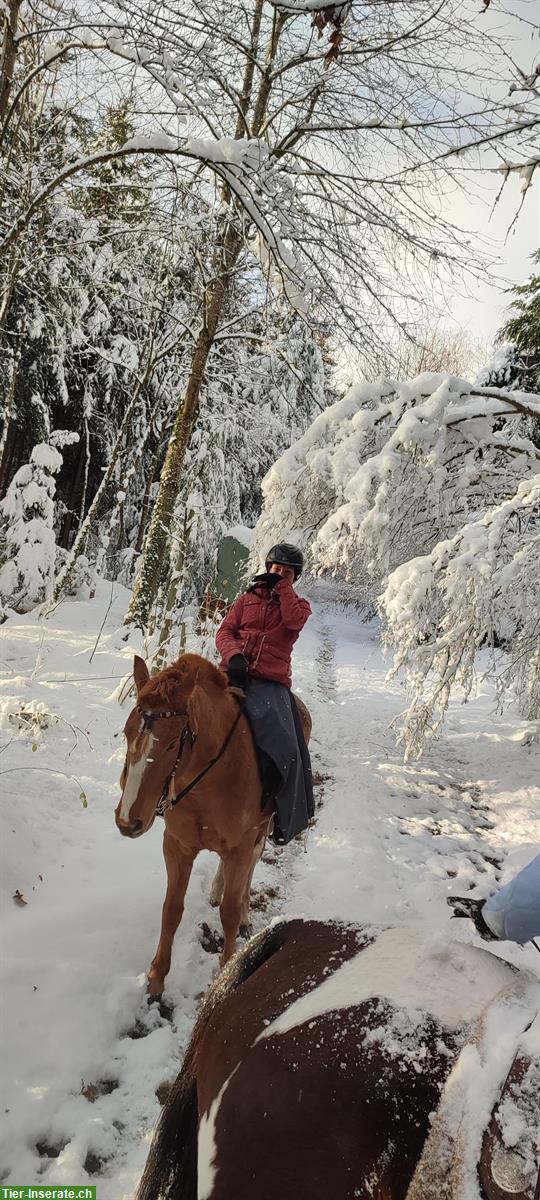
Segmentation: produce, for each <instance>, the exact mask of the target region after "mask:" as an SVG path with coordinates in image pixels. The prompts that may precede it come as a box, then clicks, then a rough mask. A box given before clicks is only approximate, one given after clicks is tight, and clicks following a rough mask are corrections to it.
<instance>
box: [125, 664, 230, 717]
mask: <svg viewBox="0 0 540 1200" xmlns="http://www.w3.org/2000/svg"><path fill="white" fill-rule="evenodd" d="M195 683H197V684H200V685H201V686H202V687H203V688H204V686H205V684H208V683H210V684H214V687H218V688H221V689H222V690H225V688H226V687H227V686H228V683H227V676H226V675H225V673H224V672H223V671H220V669H219V667H216V666H214V663H211V662H209V661H208V659H207V658H202V657H201V655H200V654H183V655H182V657H181V658H178V659H177V660H176V662H173V663H171V665H170V667H165V670H164V671H160V672H159V673H158V674H157V675H153V676H152V677H151V679H149V680H148V683H145V684H144V687H142V688H141V690H140V692H139V697H138V699H139V701H141V700H146V701H149V702H150V703H152V702H154V703H156V704H165V705H169V706H174V705H175V704H176V703H177V702H180V699H181V697H183V698H184V699H185V696H186V693H189V692H190V691H191V690H192V688H193V687H194V685H195ZM180 694H181V695H180Z"/></svg>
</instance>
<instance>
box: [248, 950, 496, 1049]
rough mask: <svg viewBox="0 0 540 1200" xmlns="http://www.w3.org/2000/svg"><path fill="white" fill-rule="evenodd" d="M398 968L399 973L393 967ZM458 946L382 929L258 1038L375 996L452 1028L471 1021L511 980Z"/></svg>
mask: <svg viewBox="0 0 540 1200" xmlns="http://www.w3.org/2000/svg"><path fill="white" fill-rule="evenodd" d="M398 965H399V971H398V970H397V969H396V968H397V966H398ZM482 966H483V969H482V971H481V972H480V971H479V969H478V950H477V948H476V947H475V946H469V945H466V944H464V943H462V942H451V943H450V944H448V943H446V944H443V943H442V942H439V940H438V939H434V938H433V937H432V938H429V937H428V939H427V944H426V940H425V931H424V933H423V934H422V931H421V930H419V931H417V930H416V929H385V930H383V931H382V932H381V933H380V934H379V935H378V937H377V939H376V941H375V942H373V944H372V945H371V946H368V947H367V949H365V950H361V951H360V952H359V954H356V955H355V956H354V958H351V959H349V961H348V962H345V963H343V965H342V966H341V967H339V968H338V970H337V971H335V973H334V974H333V975H331V976H330V977H329V978H328V979H325V980H324V982H323V983H320V984H319V986H318V987H316V988H314V990H313V991H312V992H308V993H307V995H305V996H301V997H300V999H299V1000H296V1001H295V1002H294V1003H293V1004H291V1005H290V1007H289V1008H287V1009H286V1010H285V1012H283V1013H281V1015H280V1016H279V1017H276V1018H275V1020H274V1021H272V1022H271V1024H270V1025H268V1026H267V1028H266V1029H265V1030H264V1031H263V1032H262V1033H260V1034H259V1037H258V1038H257V1041H259V1040H260V1039H261V1038H268V1037H272V1036H273V1035H274V1034H282V1033H287V1032H288V1031H289V1030H290V1029H294V1028H295V1027H296V1026H298V1025H303V1024H304V1022H305V1021H312V1020H314V1019H316V1018H317V1017H321V1016H323V1015H324V1014H325V1013H329V1012H334V1011H336V1010H339V1009H343V1008H350V1007H351V1006H352V1005H356V1004H360V1003H361V1002H362V1001H363V1000H369V999H371V998H372V997H378V998H380V999H385V1000H388V1001H390V1003H391V1004H394V1005H396V1007H398V1008H412V1009H415V1010H420V1011H423V1012H428V1013H431V1014H432V1016H434V1017H436V1018H437V1019H438V1020H439V1021H440V1022H441V1023H442V1024H444V1025H446V1026H448V1027H450V1028H452V1027H455V1026H458V1025H462V1024H463V1023H464V1022H466V1021H472V1020H474V1019H475V1017H477V1016H478V1015H479V1013H481V1011H482V1009H483V1008H484V1007H485V1006H486V1004H488V1003H489V1002H490V1001H491V1000H492V999H493V997H494V996H496V995H497V993H498V992H499V991H500V990H501V989H502V988H503V987H505V986H506V985H507V984H508V982H509V978H510V968H509V967H508V966H507V964H506V963H504V962H502V961H501V960H500V959H498V958H494V957H493V956H489V955H487V954H486V956H485V959H484V962H483V964H482Z"/></svg>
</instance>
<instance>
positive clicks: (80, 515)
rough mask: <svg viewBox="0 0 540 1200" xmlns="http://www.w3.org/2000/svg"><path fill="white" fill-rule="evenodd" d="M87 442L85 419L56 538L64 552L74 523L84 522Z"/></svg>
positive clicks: (86, 422)
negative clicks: (68, 492) (65, 510)
mask: <svg viewBox="0 0 540 1200" xmlns="http://www.w3.org/2000/svg"><path fill="white" fill-rule="evenodd" d="M88 440H89V439H88V421H87V420H86V418H85V421H84V433H83V436H82V438H81V440H80V444H79V454H78V458H77V467H76V470H75V475H74V476H73V481H72V485H71V494H70V500H69V508H68V509H67V512H66V514H65V516H64V520H63V521H62V528H61V530H60V536H59V538H58V545H59V546H62V548H63V549H64V550H68V549H69V543H70V541H71V536H72V530H73V525H74V523H75V522H76V523H77V525H79V526H80V525H81V523H82V521H83V520H84V508H85V503H86V482H87V479H88Z"/></svg>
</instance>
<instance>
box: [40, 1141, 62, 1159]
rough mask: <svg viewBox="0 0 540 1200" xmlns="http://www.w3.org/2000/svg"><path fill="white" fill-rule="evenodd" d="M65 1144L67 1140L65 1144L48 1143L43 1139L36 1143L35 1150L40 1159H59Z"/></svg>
mask: <svg viewBox="0 0 540 1200" xmlns="http://www.w3.org/2000/svg"><path fill="white" fill-rule="evenodd" d="M67 1144H68V1141H67V1139H66V1141H65V1142H48V1141H47V1140H46V1139H45V1138H44V1139H43V1141H42V1142H36V1150H37V1152H38V1154H39V1157H40V1158H59V1156H60V1155H61V1153H62V1150H65V1148H66V1146H67Z"/></svg>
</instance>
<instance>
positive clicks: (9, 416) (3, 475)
mask: <svg viewBox="0 0 540 1200" xmlns="http://www.w3.org/2000/svg"><path fill="white" fill-rule="evenodd" d="M17 375H18V362H17V359H16V358H15V359H14V360H13V370H12V372H11V379H10V382H9V391H8V394H7V397H6V406H5V410H4V428H3V430H2V437H1V439H0V499H3V497H4V496H5V494H6V492H7V489H8V486H9V483H10V477H11V463H12V459H13V452H14V450H15V446H16V442H17V433H16V428H17V427H16V425H15V420H14V417H15V392H16V389H17Z"/></svg>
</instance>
